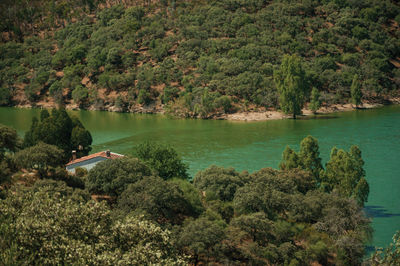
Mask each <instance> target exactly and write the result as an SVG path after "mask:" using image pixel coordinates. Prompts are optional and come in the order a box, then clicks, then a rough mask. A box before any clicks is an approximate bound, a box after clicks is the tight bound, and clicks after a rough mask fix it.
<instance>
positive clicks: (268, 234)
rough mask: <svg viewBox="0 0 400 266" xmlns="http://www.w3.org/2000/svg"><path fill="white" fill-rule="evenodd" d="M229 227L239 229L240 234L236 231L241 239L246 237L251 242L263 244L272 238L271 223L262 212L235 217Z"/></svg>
mask: <svg viewBox="0 0 400 266" xmlns="http://www.w3.org/2000/svg"><path fill="white" fill-rule="evenodd" d="M230 227H233V228H237V229H239V230H240V231H241V232H242V234H240V233H238V232H236V233H238V236H240V237H241V238H242V239H243V240H245V239H246V238H247V239H250V240H252V241H253V242H259V243H260V244H261V245H265V244H266V243H267V242H268V241H271V240H273V239H274V236H273V234H272V231H273V223H272V221H270V220H269V219H268V217H267V216H266V215H265V213H263V212H256V213H251V214H249V215H241V216H239V217H236V218H234V219H233V220H232V221H231V223H230ZM243 233H244V235H243Z"/></svg>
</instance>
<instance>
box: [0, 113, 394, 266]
mask: <svg viewBox="0 0 400 266" xmlns="http://www.w3.org/2000/svg"><path fill="white" fill-rule="evenodd" d="M49 123H51V124H52V125H54V126H53V128H51V130H48V131H46V130H44V129H45V128H47V127H48V124H49ZM66 125H70V126H69V127H68V126H66ZM54 134H62V136H63V140H62V141H60V138H54V137H53V138H52V137H51V136H55V135H54ZM91 143H92V139H91V135H90V132H89V131H87V130H86V129H85V127H84V126H83V125H82V123H81V122H80V121H79V119H77V118H76V117H71V116H69V115H68V113H66V112H65V110H64V109H60V110H52V111H51V112H48V111H47V110H43V111H42V112H41V114H40V116H39V117H38V118H33V120H32V126H31V128H30V129H29V130H28V131H27V132H26V133H25V136H24V139H22V138H20V137H19V135H18V134H17V132H16V131H15V130H14V129H13V128H10V127H7V126H3V125H1V126H0V263H1V264H4V265H27V264H33V265H42V264H46V265H60V264H74V265H76V264H79V265H81V264H84V265H87V264H90V265H117V264H122V265H143V264H157V265H188V264H189V265H204V264H211V265H220V264H228V265H244V264H246V265H247V264H250V265H268V264H274V265H310V264H313V265H360V264H362V263H368V264H369V265H382V264H386V265H396V264H398V263H399V262H400V260H399V258H400V256H399V254H400V250H399V246H400V238H399V235H398V234H397V235H395V236H394V242H393V244H392V245H391V246H390V247H388V248H387V249H377V250H376V251H375V252H374V253H373V254H372V255H370V256H368V258H366V257H365V254H366V253H365V252H366V251H365V246H366V244H367V243H368V241H369V239H370V238H371V234H372V229H371V226H370V219H369V218H368V217H366V215H365V212H364V210H363V206H364V204H365V202H367V201H368V195H369V185H368V182H367V181H366V179H365V175H366V173H365V170H364V160H363V158H362V152H361V150H360V149H359V148H358V147H357V146H355V145H353V146H352V147H351V148H350V149H349V150H348V151H347V150H343V149H337V148H335V147H333V148H332V150H331V154H330V158H329V159H328V160H326V163H325V164H324V165H323V164H322V162H321V161H322V159H321V157H320V152H319V145H318V140H317V139H315V138H314V137H312V136H307V137H306V138H304V139H303V140H302V141H301V143H300V146H299V147H300V148H299V150H298V151H296V150H294V149H292V148H290V147H289V146H288V147H286V149H285V150H284V151H283V153H282V161H281V163H280V165H279V169H273V168H270V167H267V166H266V167H265V168H262V169H260V170H258V171H255V172H253V173H249V172H247V171H242V172H238V171H236V170H235V169H233V168H224V167H219V166H215V165H211V166H210V167H208V168H207V169H204V170H201V171H199V172H198V173H197V174H195V175H194V176H190V175H189V174H188V172H187V170H188V166H187V165H186V164H185V163H184V162H183V161H182V158H181V157H180V155H179V154H178V153H177V152H176V151H175V150H174V149H173V148H172V147H170V146H165V145H162V144H159V143H156V142H145V143H140V144H138V145H137V146H136V147H135V152H134V153H133V154H129V155H128V154H127V155H126V156H124V157H122V158H118V159H113V160H111V159H109V160H105V161H103V162H100V163H98V164H97V165H96V166H95V167H94V168H92V169H91V170H90V171H89V172H88V171H87V170H86V169H84V168H77V169H76V172H75V174H70V173H68V172H67V171H66V170H65V163H66V162H68V161H69V160H70V158H69V156H68V155H67V154H71V150H72V149H77V147H79V146H81V148H80V151H81V154H80V155H79V156H83V155H85V154H87V153H88V152H89V151H90V149H91V147H90V146H91Z"/></svg>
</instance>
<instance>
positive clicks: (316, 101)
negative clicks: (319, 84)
mask: <svg viewBox="0 0 400 266" xmlns="http://www.w3.org/2000/svg"><path fill="white" fill-rule="evenodd" d="M320 106H321V100H320V95H319V91H318V89H317V88H315V87H314V88H312V90H311V101H310V105H309V106H308V107H309V108H310V110H311V111H312V112H313V113H314V114H315V113H316V112H317V111H318V109H319V107H320Z"/></svg>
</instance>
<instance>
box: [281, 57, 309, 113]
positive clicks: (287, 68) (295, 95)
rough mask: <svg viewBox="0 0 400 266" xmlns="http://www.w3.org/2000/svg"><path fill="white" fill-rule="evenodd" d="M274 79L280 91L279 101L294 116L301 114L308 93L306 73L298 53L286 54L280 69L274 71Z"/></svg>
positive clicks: (284, 109) (286, 111)
mask: <svg viewBox="0 0 400 266" xmlns="http://www.w3.org/2000/svg"><path fill="white" fill-rule="evenodd" d="M274 81H275V84H276V87H277V88H278V91H279V94H280V96H279V102H280V105H281V108H282V110H283V111H284V112H285V113H287V114H288V113H291V114H292V115H293V118H296V115H298V114H301V109H302V108H303V105H304V101H305V97H306V95H307V93H308V84H307V80H306V73H305V71H304V70H303V68H302V65H301V62H300V58H299V57H298V56H297V55H291V56H289V55H285V56H284V57H283V60H282V64H281V65H280V67H279V69H277V70H276V71H274Z"/></svg>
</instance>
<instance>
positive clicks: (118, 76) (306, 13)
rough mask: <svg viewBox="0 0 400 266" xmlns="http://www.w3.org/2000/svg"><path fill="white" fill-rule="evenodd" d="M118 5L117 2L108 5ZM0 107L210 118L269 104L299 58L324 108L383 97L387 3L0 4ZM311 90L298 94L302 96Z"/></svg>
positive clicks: (396, 51) (391, 21)
mask: <svg viewBox="0 0 400 266" xmlns="http://www.w3.org/2000/svg"><path fill="white" fill-rule="evenodd" d="M117 2H118V3H119V4H117ZM0 5H1V8H0V9H1V10H2V11H1V13H0V15H1V17H2V18H3V19H2V21H1V23H0V29H1V30H2V42H1V44H0V104H1V105H42V106H54V105H57V104H63V105H69V106H70V107H79V108H84V109H100V110H102V109H105V110H114V111H131V112H163V111H165V112H168V113H171V114H173V115H177V116H183V117H201V118H209V117H213V116H216V115H219V114H223V113H232V112H236V111H241V110H246V111H247V110H266V109H268V110H273V109H278V108H279V103H278V98H279V95H278V92H277V88H276V85H275V82H274V79H273V73H274V70H276V69H277V68H278V67H279V66H280V64H281V62H282V59H283V57H284V55H285V54H297V55H298V56H299V57H300V58H301V62H302V67H303V68H304V70H305V73H306V78H307V81H308V85H309V89H310V91H311V87H315V88H316V89H317V90H318V91H319V93H320V100H321V102H322V103H323V104H324V105H325V106H330V105H333V104H338V103H340V104H342V103H348V102H350V101H351V100H350V98H351V93H350V91H351V90H350V87H351V84H352V80H353V77H354V76H355V75H358V77H359V79H360V86H361V91H362V95H363V98H362V101H364V102H376V101H385V100H387V99H390V98H391V97H394V96H396V95H397V94H398V89H399V84H400V69H399V67H400V39H399V37H400V30H399V23H400V15H399V14H400V5H399V4H398V3H396V2H395V1H388V0H387V1H380V0H369V1H342V0H334V1H328V0H320V1H317V0H304V1H288V0H287V1H284V0H273V1H265V0H251V1H242V0H223V1H168V0H164V1H96V0H84V1H83V0H81V1H78V0H74V1H54V0H53V1H29V3H28V2H19V1H17V2H15V3H14V2H11V1H3V2H2V3H1V4H0ZM309 97H310V95H309V94H307V95H306V99H307V100H309Z"/></svg>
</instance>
